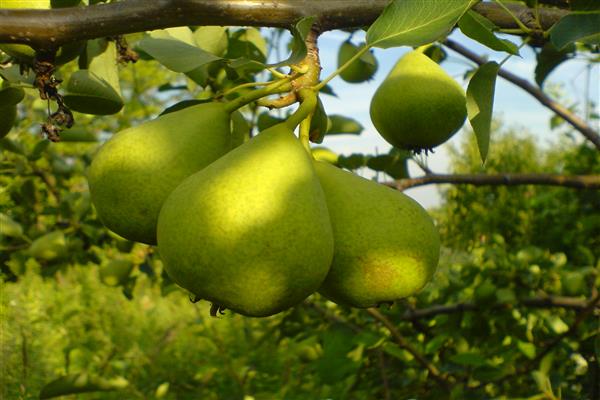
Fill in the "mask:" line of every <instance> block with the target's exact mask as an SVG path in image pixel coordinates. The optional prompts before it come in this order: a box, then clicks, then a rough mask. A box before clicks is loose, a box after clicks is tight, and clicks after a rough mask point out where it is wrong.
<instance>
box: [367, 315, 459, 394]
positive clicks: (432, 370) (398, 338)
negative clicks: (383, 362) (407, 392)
mask: <svg viewBox="0 0 600 400" xmlns="http://www.w3.org/2000/svg"><path fill="white" fill-rule="evenodd" d="M366 311H367V312H368V313H369V314H370V315H371V316H372V317H373V318H375V319H376V320H378V321H379V322H381V324H383V325H384V326H385V327H386V328H387V329H388V330H389V331H390V333H391V335H392V338H394V341H395V342H396V344H397V345H398V346H400V347H401V348H403V349H404V350H406V351H408V352H409V353H410V354H411V355H412V356H413V357H414V358H415V360H416V361H417V362H418V363H419V364H421V365H422V366H423V367H425V368H427V371H429V374H430V375H431V376H432V377H433V379H435V381H436V382H437V383H438V384H439V385H440V386H442V387H443V388H444V389H448V388H449V384H450V382H449V381H448V376H446V375H445V374H442V373H441V372H440V370H438V369H437V367H436V366H435V365H433V364H432V363H431V362H430V361H429V360H428V359H426V358H425V356H423V355H422V354H421V353H419V352H418V351H417V349H415V348H414V347H413V346H412V345H411V344H410V343H409V342H408V341H407V340H406V339H405V338H404V336H402V334H401V333H400V331H399V330H398V329H397V328H396V326H395V325H394V323H393V322H392V321H390V320H389V319H388V318H387V317H386V316H385V315H383V314H382V313H380V312H379V311H378V310H377V309H376V308H367V310H366Z"/></svg>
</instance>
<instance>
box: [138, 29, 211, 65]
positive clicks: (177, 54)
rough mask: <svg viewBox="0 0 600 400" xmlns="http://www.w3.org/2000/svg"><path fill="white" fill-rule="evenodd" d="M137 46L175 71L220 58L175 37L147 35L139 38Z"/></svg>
mask: <svg viewBox="0 0 600 400" xmlns="http://www.w3.org/2000/svg"><path fill="white" fill-rule="evenodd" d="M137 47H139V48H140V49H142V51H144V52H146V53H147V54H149V55H151V56H152V57H153V58H154V59H155V60H157V61H158V62H159V63H161V64H162V65H164V66H165V67H167V68H168V69H170V70H171V71H175V72H189V71H192V70H194V69H196V68H198V67H200V66H202V65H206V64H208V63H211V62H213V61H217V60H220V59H221V57H217V56H215V55H213V54H211V53H209V52H207V51H204V50H202V49H200V48H198V47H196V46H192V45H190V44H188V43H185V42H183V41H181V40H175V39H160V38H154V37H152V36H147V37H145V38H143V39H142V40H140V42H139V43H138V45H137Z"/></svg>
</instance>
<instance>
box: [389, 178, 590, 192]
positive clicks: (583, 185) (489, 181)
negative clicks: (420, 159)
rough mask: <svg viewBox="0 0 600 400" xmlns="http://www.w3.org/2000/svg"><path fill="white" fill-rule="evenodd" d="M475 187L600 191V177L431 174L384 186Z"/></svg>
mask: <svg viewBox="0 0 600 400" xmlns="http://www.w3.org/2000/svg"><path fill="white" fill-rule="evenodd" d="M444 183H449V184H453V185H473V186H517V185H546V186H561V187H568V188H574V189H600V175H574V176H566V175H551V174H499V175H486V174H456V175H451V174H430V175H424V176H420V177H417V178H408V179H400V180H398V181H395V182H386V183H384V185H386V186H389V187H393V188H395V189H398V190H406V189H410V188H413V187H417V186H424V185H431V184H444Z"/></svg>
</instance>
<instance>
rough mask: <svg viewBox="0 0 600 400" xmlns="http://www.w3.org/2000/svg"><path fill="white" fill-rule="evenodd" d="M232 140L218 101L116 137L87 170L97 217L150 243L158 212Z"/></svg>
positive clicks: (124, 233)
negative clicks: (173, 194)
mask: <svg viewBox="0 0 600 400" xmlns="http://www.w3.org/2000/svg"><path fill="white" fill-rule="evenodd" d="M231 142H232V139H231V128H230V114H229V112H228V111H227V110H226V109H225V106H224V104H223V103H202V104H198V105H195V106H191V107H188V108H184V109H182V110H179V111H174V112H172V113H169V114H165V115H161V116H160V117H158V118H156V119H155V120H152V121H150V122H146V123H143V124H141V125H139V126H136V127H132V128H129V129H126V130H124V131H122V132H119V133H117V134H116V135H114V136H113V137H112V138H111V139H110V140H108V141H107V142H106V143H105V144H104V145H103V146H102V147H101V149H100V150H99V151H98V153H97V154H96V156H95V157H94V160H93V161H92V164H91V166H90V169H89V172H88V183H89V186H90V192H91V195H92V202H93V203H94V205H95V207H96V210H97V212H98V215H99V217H100V219H101V220H102V222H103V223H104V225H106V226H107V227H108V228H109V229H110V230H112V231H114V232H115V233H117V234H119V235H121V236H123V237H124V238H126V239H129V240H133V241H137V242H142V243H147V244H155V243H156V222H157V219H158V213H159V212H160V208H161V207H162V204H163V202H164V201H165V199H166V198H167V196H168V195H169V193H171V191H172V190H173V189H175V187H177V185H178V184H179V183H180V182H181V181H183V180H184V179H185V178H186V177H188V176H190V175H192V174H193V173H194V172H197V171H199V170H201V169H202V168H204V167H206V166H207V165H208V164H210V163H211V162H213V161H215V160H216V159H217V158H219V157H221V156H222V155H223V154H225V153H227V152H228V151H229V150H230V149H231V145H232V143H231Z"/></svg>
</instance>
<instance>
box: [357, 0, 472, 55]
mask: <svg viewBox="0 0 600 400" xmlns="http://www.w3.org/2000/svg"><path fill="white" fill-rule="evenodd" d="M476 2H477V1H474V0H447V1H430V0H412V1H406V0H394V1H392V2H391V3H390V4H389V5H388V6H387V7H386V8H385V10H384V11H383V13H382V14H381V15H380V16H379V18H377V20H375V22H374V23H373V24H372V25H371V27H370V28H369V30H368V31H367V44H368V45H370V46H375V47H380V48H383V49H387V48H390V47H398V46H413V47H416V46H421V45H424V44H427V43H432V42H434V41H436V40H438V39H440V38H441V37H444V36H446V35H447V34H448V33H450V30H451V29H452V27H453V26H454V25H455V24H456V23H457V22H458V20H459V19H460V18H461V17H462V15H463V14H464V13H465V12H467V10H469V9H470V8H471V6H473V5H474V4H475V3H476Z"/></svg>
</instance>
